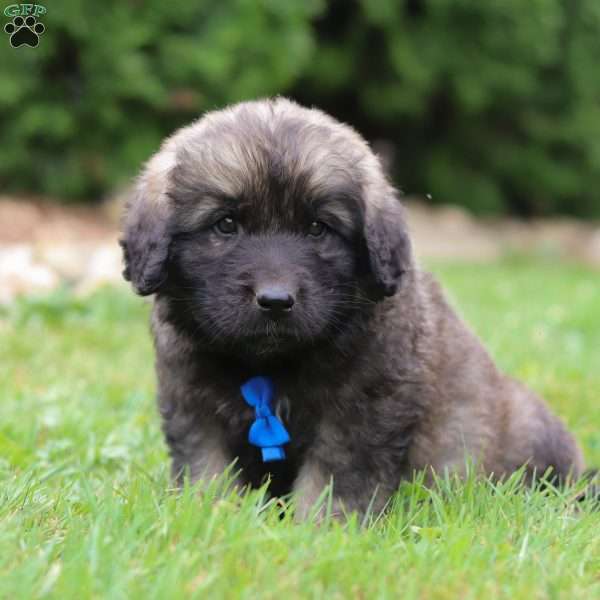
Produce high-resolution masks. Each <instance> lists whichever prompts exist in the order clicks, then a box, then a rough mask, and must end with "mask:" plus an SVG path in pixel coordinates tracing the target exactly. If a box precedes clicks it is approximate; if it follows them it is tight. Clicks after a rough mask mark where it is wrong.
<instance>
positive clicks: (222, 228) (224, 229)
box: [215, 217, 237, 235]
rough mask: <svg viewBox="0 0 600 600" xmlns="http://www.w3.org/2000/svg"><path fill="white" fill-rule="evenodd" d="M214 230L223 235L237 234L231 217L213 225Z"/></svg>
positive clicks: (235, 225) (235, 224)
mask: <svg viewBox="0 0 600 600" xmlns="http://www.w3.org/2000/svg"><path fill="white" fill-rule="evenodd" d="M215 229H216V230H217V231H218V232H219V233H222V234H224V235H231V234H233V233H236V232H237V223H236V222H235V219H233V218H232V217H225V218H223V219H221V220H220V221H217V222H216V223H215Z"/></svg>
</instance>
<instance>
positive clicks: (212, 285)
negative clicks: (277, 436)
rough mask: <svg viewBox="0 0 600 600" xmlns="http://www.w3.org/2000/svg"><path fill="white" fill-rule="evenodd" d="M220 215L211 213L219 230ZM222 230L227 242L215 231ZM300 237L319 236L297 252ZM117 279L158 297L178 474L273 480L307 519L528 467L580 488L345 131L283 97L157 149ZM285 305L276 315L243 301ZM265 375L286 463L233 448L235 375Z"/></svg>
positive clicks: (559, 433) (569, 463) (537, 405)
mask: <svg viewBox="0 0 600 600" xmlns="http://www.w3.org/2000/svg"><path fill="white" fill-rule="evenodd" d="M219 211H221V212H219ZM223 214H233V215H235V218H236V219H237V220H238V221H239V230H238V232H237V233H236V234H235V235H230V236H227V235H223V234H222V233H219V231H218V230H217V229H215V228H214V224H215V221H217V220H218V219H219V218H221V217H222V215H223ZM312 220H319V221H323V222H325V223H326V224H327V225H328V226H329V227H330V229H326V233H325V234H324V235H323V236H321V237H320V238H311V237H310V236H308V235H307V234H306V231H307V226H308V225H309V224H310V222H312ZM122 243H123V247H124V251H125V259H126V270H125V276H126V277H127V278H128V279H130V280H131V281H132V283H133V285H134V287H135V289H136V290H137V291H138V293H141V294H155V299H154V310H153V317H152V328H153V333H154V341H155V347H156V370H157V375H158V387H159V406H160V411H161V415H162V419H163V426H164V431H165V435H166V439H167V443H168V445H169V448H170V451H171V454H172V459H173V475H174V477H175V478H177V479H180V478H181V476H182V474H183V473H184V472H185V470H186V469H189V471H190V473H191V476H192V479H193V480H198V479H210V478H212V477H213V476H215V475H218V474H219V473H220V472H222V471H223V469H224V468H225V467H226V466H227V464H229V463H230V462H231V461H233V460H234V459H236V458H237V459H238V463H237V465H238V466H239V468H241V471H240V475H239V483H240V484H250V485H258V484H259V483H260V482H261V481H262V480H263V479H264V477H265V476H267V475H270V476H271V478H272V484H271V487H272V491H273V493H275V494H283V493H287V492H290V491H295V492H296V496H297V502H298V514H300V515H301V516H303V515H306V514H308V511H309V509H310V506H311V505H312V503H314V501H315V500H316V499H317V498H318V496H319V494H320V493H321V492H322V490H323V487H324V486H325V485H327V484H328V483H329V482H330V481H331V480H332V479H333V493H334V507H335V508H336V510H337V509H339V510H342V509H344V510H356V511H359V512H361V513H362V512H364V511H365V510H366V509H367V507H368V506H369V503H370V502H371V501H372V499H373V498H374V497H375V503H374V505H373V507H374V508H375V509H378V508H381V507H382V506H384V505H385V503H386V501H387V500H388V499H389V497H390V495H391V494H392V493H393V492H394V490H396V489H397V487H398V485H399V483H400V481H401V480H402V479H404V478H410V477H412V475H413V472H414V471H415V470H417V469H427V470H428V472H430V473H431V472H432V471H436V472H443V471H445V470H446V469H449V470H452V471H457V472H459V473H460V472H461V471H462V470H463V469H464V466H465V461H466V458H467V457H470V458H471V459H473V460H474V461H475V462H476V464H477V465H478V467H479V469H480V471H481V472H482V473H483V474H486V475H494V476H495V477H504V476H506V475H508V474H510V473H512V472H513V471H514V470H515V469H517V468H519V467H521V466H523V465H527V471H528V473H529V474H530V475H533V474H534V473H536V472H537V473H543V472H545V471H546V470H547V468H548V467H552V468H553V469H554V472H555V474H556V476H557V477H559V478H560V479H563V480H564V479H565V478H568V477H571V476H572V477H578V476H579V475H580V473H581V471H582V468H583V461H582V457H581V452H580V450H579V448H578V446H577V444H576V442H575V441H574V440H573V438H572V437H571V435H569V433H568V432H567V431H566V430H565V428H564V427H563V425H562V424H561V423H560V421H559V420H558V419H557V418H556V417H554V416H552V415H551V413H550V412H549V410H548V408H547V407H546V405H545V404H544V403H543V401H542V400H541V399H539V398H538V397H537V396H536V395H535V394H534V393H533V392H531V391H530V390H528V389H526V388H525V387H524V386H523V385H521V384H520V383H518V382H516V381H514V380H512V379H510V378H509V377H506V376H505V375H503V374H501V373H499V372H498V370H497V369H496V367H495V366H494V363H493V362H492V360H491V358H490V357H489V355H488V354H487V352H486V351H485V349H484V348H483V347H482V345H481V343H480V342H479V341H478V339H477V338H476V337H475V336H474V335H473V334H472V333H471V331H470V330H469V329H468V328H467V326H466V325H465V324H464V323H463V322H462V321H461V320H460V319H459V318H458V317H457V315H456V313H455V312H454V311H453V310H452V308H451V307H450V306H449V305H448V303H447V301H446V299H445V297H444V295H443V293H442V291H441V289H440V287H439V286H438V284H437V283H436V282H435V280H434V279H433V278H432V277H431V276H430V275H428V274H427V273H425V272H422V271H421V270H420V269H419V268H418V267H417V265H416V264H415V262H414V259H413V256H412V252H411V247H410V240H409V236H408V232H407V228H406V225H405V221H404V216H403V209H402V205H401V202H400V200H399V199H398V195H397V193H396V191H395V190H394V189H393V188H392V186H391V185H390V184H389V182H388V181H387V180H386V178H385V176H384V175H383V173H382V170H381V167H380V165H379V162H378V160H377V158H376V157H375V156H374V154H373V153H372V152H371V150H370V149H369V147H368V145H367V144H366V143H365V142H364V140H362V138H361V137H360V136H359V135H358V134H357V133H356V132H355V131H354V130H352V129H351V128H350V127H348V126H346V125H343V124H340V123H338V122H336V121H335V120H333V119H332V118H331V117H328V116H327V115H325V114H323V113H321V112H320V111H317V110H314V109H306V108H303V107H300V106H298V105H296V104H294V103H292V102H290V101H288V100H285V99H282V98H278V99H273V100H264V101H257V102H247V103H242V104H238V105H235V106H233V107H231V108H228V109H226V110H224V111H218V112H214V113H209V114H207V115H206V116H204V117H203V118H202V119H200V120H199V121H197V122H196V123H193V124H192V125H190V126H189V127H186V128H184V129H182V130H180V131H179V132H177V133H176V134H175V135H174V136H172V137H171V138H169V139H168V140H167V141H166V142H165V143H164V144H163V147H162V148H161V150H160V152H159V153H157V155H156V156H155V157H154V158H152V159H151V160H150V162H149V163H148V165H147V166H146V168H145V169H144V171H143V172H142V175H141V176H140V178H139V181H138V186H137V191H136V194H135V195H134V197H133V199H132V202H131V203H130V204H129V206H128V208H127V211H126V214H125V219H124V239H123V242H122ZM274 282H275V283H276V284H277V285H279V286H283V287H285V289H288V290H289V291H290V293H291V294H293V295H294V297H295V298H296V303H295V305H294V307H293V309H292V311H291V313H290V314H289V315H287V316H286V317H281V316H278V317H277V318H275V317H272V316H270V315H266V316H265V314H264V312H261V311H259V309H258V308H257V304H256V298H255V295H256V290H257V289H258V288H259V287H260V286H263V285H267V284H268V285H272V284H273V283H274ZM258 374H264V375H269V376H270V377H272V379H273V381H274V384H275V388H276V390H277V397H278V400H277V401H276V407H275V409H276V411H277V413H278V414H279V415H280V416H281V417H282V418H283V420H284V422H285V425H286V427H287V429H288V430H289V432H290V434H291V438H292V441H291V443H290V444H289V446H288V447H287V454H288V459H287V460H286V461H284V462H281V463H271V464H270V465H264V464H263V463H262V462H261V461H260V454H259V451H258V450H257V449H256V448H254V447H252V446H250V445H249V444H248V442H247V433H248V428H249V426H250V423H251V422H252V420H253V411H252V410H251V409H250V408H249V407H247V406H246V405H245V403H244V401H243V399H242V397H241V394H240V390H239V388H240V385H241V384H242V383H243V382H244V381H245V380H246V379H248V378H249V377H252V376H254V375H258Z"/></svg>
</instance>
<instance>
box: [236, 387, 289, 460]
mask: <svg viewBox="0 0 600 600" xmlns="http://www.w3.org/2000/svg"><path fill="white" fill-rule="evenodd" d="M241 390H242V396H244V400H245V401H246V402H247V403H248V404H249V405H250V406H253V407H254V409H255V411H256V418H255V421H254V423H252V425H251V426H250V431H249V433H248V441H249V442H250V443H251V444H252V445H253V446H258V447H259V448H260V449H261V451H262V459H263V462H271V461H273V460H283V459H284V458H285V452H284V450H283V448H282V446H283V444H287V443H288V442H289V441H290V435H289V433H288V432H287V431H286V429H285V427H284V426H283V423H282V422H281V421H280V420H279V419H278V418H277V417H276V416H275V415H274V414H273V412H272V411H271V398H272V397H273V383H272V382H271V380H270V379H269V378H268V377H253V378H252V379H249V380H248V381H246V383H244V384H243V385H242V387H241Z"/></svg>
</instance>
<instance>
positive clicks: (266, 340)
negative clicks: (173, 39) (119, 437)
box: [122, 98, 412, 354]
mask: <svg viewBox="0 0 600 600" xmlns="http://www.w3.org/2000/svg"><path fill="white" fill-rule="evenodd" d="M122 245H123V249H124V255H125V271H124V275H125V277H126V279H128V280H130V281H131V282H132V284H133V286H134V288H135V289H136V291H137V292H138V293H139V294H142V295H147V294H152V293H158V294H160V295H161V296H163V297H165V298H167V299H168V300H169V301H170V302H172V306H173V311H174V312H176V313H179V314H180V315H181V317H182V319H188V320H189V325H190V330H192V329H193V330H194V331H195V332H196V335H198V336H199V338H201V339H202V341H203V342H205V343H213V344H215V345H220V346H222V347H230V348H245V349H247V350H250V351H252V352H255V353H256V354H270V353H281V352H286V351H289V350H292V349H294V348H297V347H298V346H301V345H303V344H307V343H314V342H316V341H320V340H331V339H333V338H335V337H336V336H337V335H340V334H341V333H343V331H344V330H345V328H346V327H347V326H348V324H349V323H350V322H352V317H353V316H355V315H356V314H364V313H365V312H368V311H370V310H373V306H374V305H375V303H376V302H378V301H380V300H382V299H383V298H385V297H386V296H392V295H393V294H394V293H395V292H396V289H397V287H398V285H400V283H401V281H402V275H403V273H404V272H405V271H406V270H408V269H409V268H410V267H411V265H412V257H411V249H410V242H409V239H408V236H407V232H406V226H405V223H404V219H403V214H402V208H401V205H400V202H399V200H398V198H397V196H396V193H395V191H394V189H393V188H392V187H391V186H390V185H389V184H388V182H387V181H386V179H385V177H384V175H383V174H382V171H381V168H380V165H379V162H378V160H377V159H376V157H375V156H374V155H373V153H372V152H371V151H370V149H369V147H368V146H367V144H366V143H365V142H364V141H363V139H362V138H361V137H360V136H359V135H358V134H357V133H356V132H355V131H353V130H352V129H351V128H349V127H348V126H345V125H342V124H340V123H338V122H336V121H335V120H333V119H332V118H330V117H328V116H327V115H325V114H323V113H322V112H320V111H317V110H314V109H306V108H302V107H300V106H298V105H296V104H294V103H292V102H290V101H288V100H285V99H280V98H279V99H275V100H266V101H257V102H247V103H242V104H238V105H236V106H233V107H231V108H228V109H226V110H223V111H219V112H214V113H209V114H207V115H206V116H204V117H203V118H202V119H200V120H199V121H197V122H196V123H193V124H192V125H190V126H188V127H186V128H184V129H182V130H180V131H179V132H177V133H176V134H175V135H174V136H173V137H171V138H170V139H168V140H167V141H166V142H165V143H164V144H163V146H162V148H161V150H160V151H159V152H158V153H157V154H156V155H155V156H154V157H153V158H152V159H151V160H150V161H149V163H148V164H147V165H146V167H145V169H144V171H143V172H142V174H141V176H140V178H139V181H138V184H137V188H136V192H135V195H134V197H133V199H132V201H131V202H130V203H129V205H128V208H127V211H126V214H125V221H124V237H123V240H122Z"/></svg>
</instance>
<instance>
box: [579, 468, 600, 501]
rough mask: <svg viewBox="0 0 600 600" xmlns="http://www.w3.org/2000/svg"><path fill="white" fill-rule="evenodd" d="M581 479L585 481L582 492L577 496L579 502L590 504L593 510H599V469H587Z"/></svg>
mask: <svg viewBox="0 0 600 600" xmlns="http://www.w3.org/2000/svg"><path fill="white" fill-rule="evenodd" d="M581 479H582V480H583V481H585V484H586V485H585V488H584V490H583V491H582V492H581V493H580V494H579V495H578V496H577V500H578V501H579V502H588V501H589V502H591V504H592V506H593V507H594V509H595V510H600V469H588V470H587V471H585V472H584V473H583V475H582V476H581Z"/></svg>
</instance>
